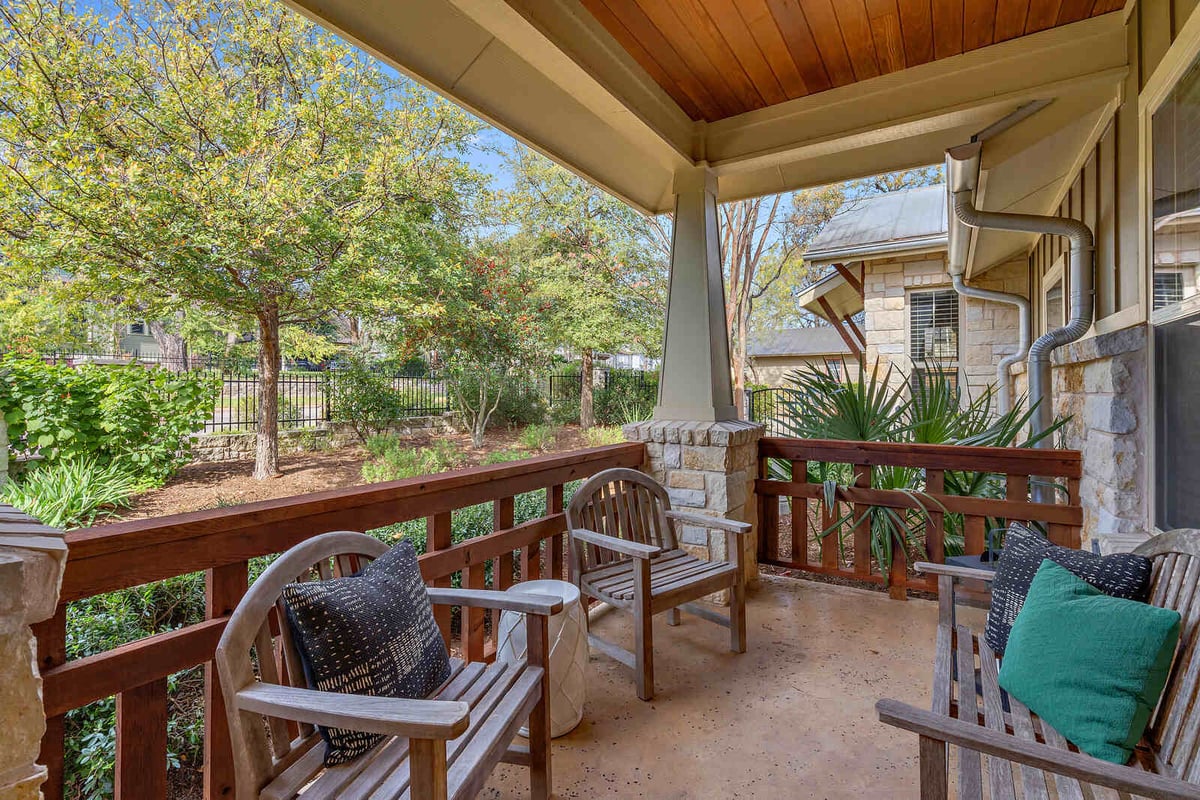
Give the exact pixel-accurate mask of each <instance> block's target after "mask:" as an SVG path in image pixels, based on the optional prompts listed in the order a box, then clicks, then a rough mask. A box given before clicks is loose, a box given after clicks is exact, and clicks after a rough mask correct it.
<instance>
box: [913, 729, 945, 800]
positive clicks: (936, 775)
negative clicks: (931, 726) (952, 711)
mask: <svg viewBox="0 0 1200 800" xmlns="http://www.w3.org/2000/svg"><path fill="white" fill-rule="evenodd" d="M919 748H920V756H921V800H946V798H947V796H948V795H949V793H950V779H949V776H948V775H947V774H946V768H947V763H946V743H945V742H939V741H938V740H937V739H931V738H929V737H928V736H922V737H921V743H920V745H919Z"/></svg>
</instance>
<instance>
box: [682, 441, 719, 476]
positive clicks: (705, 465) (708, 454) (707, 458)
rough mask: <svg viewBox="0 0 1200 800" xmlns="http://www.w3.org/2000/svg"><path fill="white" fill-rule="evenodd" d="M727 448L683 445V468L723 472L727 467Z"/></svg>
mask: <svg viewBox="0 0 1200 800" xmlns="http://www.w3.org/2000/svg"><path fill="white" fill-rule="evenodd" d="M729 463H730V461H729V448H727V447H696V446H694V445H684V447H683V468H684V469H698V470H713V471H719V472H724V471H725V470H726V469H727V468H728V467H729Z"/></svg>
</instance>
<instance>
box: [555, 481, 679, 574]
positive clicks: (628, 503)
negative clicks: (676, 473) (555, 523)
mask: <svg viewBox="0 0 1200 800" xmlns="http://www.w3.org/2000/svg"><path fill="white" fill-rule="evenodd" d="M670 509H671V500H670V498H669V497H668V496H667V491H666V490H665V489H664V488H663V487H662V486H661V485H660V484H659V483H658V482H657V481H655V480H654V479H653V478H651V477H650V476H649V475H646V474H645V473H643V472H638V471H637V470H634V469H608V470H605V471H603V472H600V473H597V474H596V475H594V476H592V477H591V478H590V479H588V480H587V481H586V482H584V484H583V485H582V486H580V487H579V489H578V490H577V491H576V492H575V495H574V497H572V498H571V503H570V505H569V506H568V507H567V527H569V528H570V529H572V530H579V529H584V530H589V531H593V532H594V533H602V534H604V535H605V536H613V537H615V538H618V539H624V540H626V541H630V542H639V543H641V544H650V545H655V546H657V547H661V548H662V549H663V550H674V549H675V548H677V547H678V543H677V542H676V539H675V532H674V530H673V529H672V528H671V525H670V523H669V522H668V520H667V516H666V512H667V511H669V510H670ZM582 550H583V552H581V553H580V558H581V563H580V564H579V566H580V567H581V568H582V569H584V570H588V569H591V568H593V567H597V566H602V565H603V564H605V563H607V562H609V561H612V560H615V559H616V558H617V556H615V555H614V554H613V553H611V552H610V551H606V550H602V549H600V548H597V547H587V548H583V549H582Z"/></svg>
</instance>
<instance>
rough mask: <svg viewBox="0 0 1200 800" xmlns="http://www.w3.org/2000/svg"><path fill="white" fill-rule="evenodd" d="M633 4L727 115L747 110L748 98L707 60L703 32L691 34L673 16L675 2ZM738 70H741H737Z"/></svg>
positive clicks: (640, 0)
mask: <svg viewBox="0 0 1200 800" xmlns="http://www.w3.org/2000/svg"><path fill="white" fill-rule="evenodd" d="M612 1H613V0H605V2H612ZM633 3H634V5H636V6H637V7H639V8H640V9H641V10H642V13H643V14H645V16H646V18H647V19H649V20H650V22H651V23H652V24H653V25H654V27H655V28H656V29H657V30H658V32H659V35H661V36H662V37H663V38H665V39H666V41H667V42H669V43H670V44H671V46H672V47H673V48H674V49H675V52H676V53H678V54H679V57H680V58H681V59H683V62H684V63H685V64H687V66H688V69H690V70H691V71H692V74H693V75H695V76H696V77H697V78H698V79H699V80H700V81H701V82H702V83H703V84H704V86H705V88H707V89H708V91H709V94H711V95H712V96H713V98H714V99H716V101H717V105H719V106H720V107H721V109H722V111H723V112H724V114H725V115H726V116H733V115H734V114H740V113H741V112H742V111H745V110H746V103H747V101H748V98H745V97H742V96H739V95H738V93H737V92H736V91H734V89H733V88H732V87H731V85H730V83H729V82H728V81H727V80H726V75H724V74H723V72H724V71H723V70H721V69H720V68H718V67H717V66H716V65H714V64H713V62H712V61H711V60H710V59H709V56H708V53H707V52H705V49H704V46H703V44H701V42H700V41H699V40H698V38H697V37H698V36H703V33H697V34H696V35H694V32H693V30H692V28H691V27H690V26H689V25H688V24H686V23H684V22H683V21H682V20H681V18H680V17H679V16H678V14H677V13H676V12H677V11H678V10H679V9H678V8H677V7H675V4H674V3H664V2H662V1H661V0H633ZM651 49H652V50H653V48H651ZM738 71H739V72H740V71H741V70H740V68H739V70H738ZM743 77H745V76H744V73H743Z"/></svg>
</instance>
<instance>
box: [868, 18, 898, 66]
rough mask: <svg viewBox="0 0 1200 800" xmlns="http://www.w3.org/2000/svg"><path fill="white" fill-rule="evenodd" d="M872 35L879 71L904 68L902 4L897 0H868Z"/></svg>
mask: <svg viewBox="0 0 1200 800" xmlns="http://www.w3.org/2000/svg"><path fill="white" fill-rule="evenodd" d="M867 16H868V17H870V19H871V36H872V38H874V40H875V57H876V58H877V59H878V61H879V71H880V72H882V73H884V74H886V73H889V72H895V71H896V70H901V69H904V34H903V31H902V30H901V27H900V5H899V4H898V3H897V2H896V0H867Z"/></svg>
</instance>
